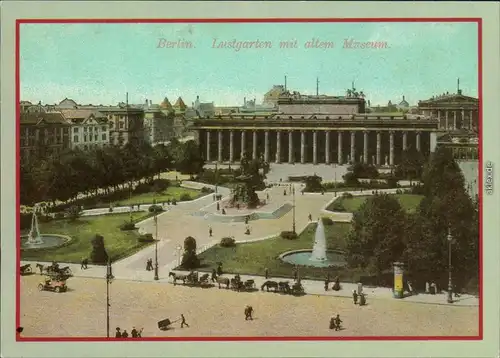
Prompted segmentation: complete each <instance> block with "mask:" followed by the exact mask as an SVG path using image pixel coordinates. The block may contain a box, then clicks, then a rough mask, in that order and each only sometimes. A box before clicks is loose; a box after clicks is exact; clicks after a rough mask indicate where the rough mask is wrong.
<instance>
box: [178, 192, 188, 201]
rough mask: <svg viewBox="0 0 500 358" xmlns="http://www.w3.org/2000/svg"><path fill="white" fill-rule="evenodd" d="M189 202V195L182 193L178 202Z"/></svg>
mask: <svg viewBox="0 0 500 358" xmlns="http://www.w3.org/2000/svg"><path fill="white" fill-rule="evenodd" d="M189 200H191V195H189V194H188V193H184V194H182V195H181V197H180V198H179V201H189Z"/></svg>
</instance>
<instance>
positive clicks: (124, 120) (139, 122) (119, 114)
mask: <svg viewBox="0 0 500 358" xmlns="http://www.w3.org/2000/svg"><path fill="white" fill-rule="evenodd" d="M96 109H98V111H99V112H101V113H102V114H104V115H105V116H106V117H107V119H108V124H109V144H110V145H118V146H122V145H125V144H128V143H131V144H135V145H140V144H141V143H143V142H144V141H145V136H144V110H143V109H142V108H135V107H131V106H128V105H126V104H123V103H120V104H119V105H118V106H116V107H98V108H96Z"/></svg>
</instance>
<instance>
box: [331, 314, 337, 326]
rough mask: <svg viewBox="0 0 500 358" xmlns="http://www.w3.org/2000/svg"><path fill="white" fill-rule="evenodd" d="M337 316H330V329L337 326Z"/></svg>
mask: <svg viewBox="0 0 500 358" xmlns="http://www.w3.org/2000/svg"><path fill="white" fill-rule="evenodd" d="M335 326H336V325H335V317H333V316H332V318H330V329H334V328H335Z"/></svg>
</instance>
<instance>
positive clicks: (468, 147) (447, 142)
mask: <svg viewBox="0 0 500 358" xmlns="http://www.w3.org/2000/svg"><path fill="white" fill-rule="evenodd" d="M438 147H445V148H449V149H451V152H452V154H453V157H454V158H455V159H456V160H467V161H475V160H479V138H478V136H477V134H474V133H471V132H468V131H457V132H454V133H447V134H444V135H442V136H440V137H439V138H438Z"/></svg>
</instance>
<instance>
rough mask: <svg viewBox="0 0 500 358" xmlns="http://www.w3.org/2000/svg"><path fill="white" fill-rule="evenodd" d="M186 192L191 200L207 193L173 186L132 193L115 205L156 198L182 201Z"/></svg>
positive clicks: (149, 202) (136, 202)
mask: <svg viewBox="0 0 500 358" xmlns="http://www.w3.org/2000/svg"><path fill="white" fill-rule="evenodd" d="M185 194H187V195H189V196H190V197H191V200H193V199H197V198H199V197H201V196H204V195H207V193H202V192H201V191H200V190H195V189H188V188H182V187H178V186H171V187H168V188H167V189H166V190H164V191H163V192H161V193H152V192H150V193H144V194H133V193H132V197H130V198H127V199H121V200H119V201H115V202H114V203H113V204H114V205H115V206H127V205H132V204H151V203H153V201H154V200H156V202H157V203H162V202H166V201H167V200H172V199H175V200H177V201H180V198H181V196H182V195H185Z"/></svg>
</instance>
